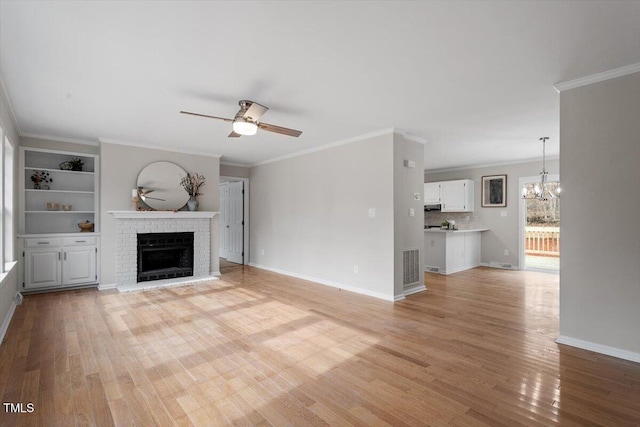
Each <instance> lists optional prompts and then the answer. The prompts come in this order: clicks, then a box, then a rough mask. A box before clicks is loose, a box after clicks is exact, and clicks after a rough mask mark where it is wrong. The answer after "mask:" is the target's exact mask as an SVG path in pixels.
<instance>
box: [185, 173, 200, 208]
mask: <svg viewBox="0 0 640 427" xmlns="http://www.w3.org/2000/svg"><path fill="white" fill-rule="evenodd" d="M205 182H206V179H205V177H204V176H203V175H199V174H197V173H195V172H192V173H188V174H187V175H186V176H185V177H184V178H182V179H181V180H180V185H181V186H182V188H184V191H186V192H187V194H189V196H190V197H189V201H188V202H187V207H188V208H189V210H190V211H197V210H198V204H199V203H198V199H197V198H196V197H198V196H200V195H201V194H202V193H201V192H200V188H201V187H202V186H203V185H204V184H205Z"/></svg>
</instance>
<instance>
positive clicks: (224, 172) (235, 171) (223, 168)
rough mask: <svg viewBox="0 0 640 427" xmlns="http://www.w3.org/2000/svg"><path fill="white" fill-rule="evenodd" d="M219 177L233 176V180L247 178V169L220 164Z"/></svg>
mask: <svg viewBox="0 0 640 427" xmlns="http://www.w3.org/2000/svg"><path fill="white" fill-rule="evenodd" d="M220 176H233V177H235V178H249V168H246V167H243V166H233V165H223V164H220Z"/></svg>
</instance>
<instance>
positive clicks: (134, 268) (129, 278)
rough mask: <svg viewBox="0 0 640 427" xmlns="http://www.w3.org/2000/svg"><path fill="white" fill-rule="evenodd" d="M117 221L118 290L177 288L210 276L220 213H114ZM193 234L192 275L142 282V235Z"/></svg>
mask: <svg viewBox="0 0 640 427" xmlns="http://www.w3.org/2000/svg"><path fill="white" fill-rule="evenodd" d="M109 213H110V214H112V215H114V216H115V218H116V287H117V288H118V290H120V291H131V290H139V289H146V288H151V287H161V286H174V285H178V284H185V283H191V282H194V281H199V280H203V279H207V280H209V279H215V277H214V276H211V274H210V258H211V219H212V218H213V217H214V216H215V215H216V214H217V212H183V211H178V212H166V211H111V212H109ZM153 233H192V234H193V266H192V274H193V275H192V276H188V277H173V278H166V279H161V280H153V281H139V280H138V259H139V258H138V235H139V234H142V235H147V234H153Z"/></svg>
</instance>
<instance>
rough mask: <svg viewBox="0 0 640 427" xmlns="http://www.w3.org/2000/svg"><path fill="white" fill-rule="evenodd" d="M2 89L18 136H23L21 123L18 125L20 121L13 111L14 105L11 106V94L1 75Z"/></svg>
mask: <svg viewBox="0 0 640 427" xmlns="http://www.w3.org/2000/svg"><path fill="white" fill-rule="evenodd" d="M0 88H2V94H3V95H4V100H5V101H7V107H9V114H10V115H11V120H13V125H14V126H15V128H16V132H17V133H18V136H22V130H21V129H20V123H18V119H17V118H16V113H15V111H13V105H12V104H11V98H9V92H7V87H6V86H5V84H4V79H3V78H2V76H1V75H0Z"/></svg>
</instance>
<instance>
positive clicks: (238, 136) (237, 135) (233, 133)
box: [229, 131, 242, 138]
mask: <svg viewBox="0 0 640 427" xmlns="http://www.w3.org/2000/svg"><path fill="white" fill-rule="evenodd" d="M241 136H242V135H240V134H239V133H235V132H234V131H231V133H230V134H229V138H240V137H241Z"/></svg>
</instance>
